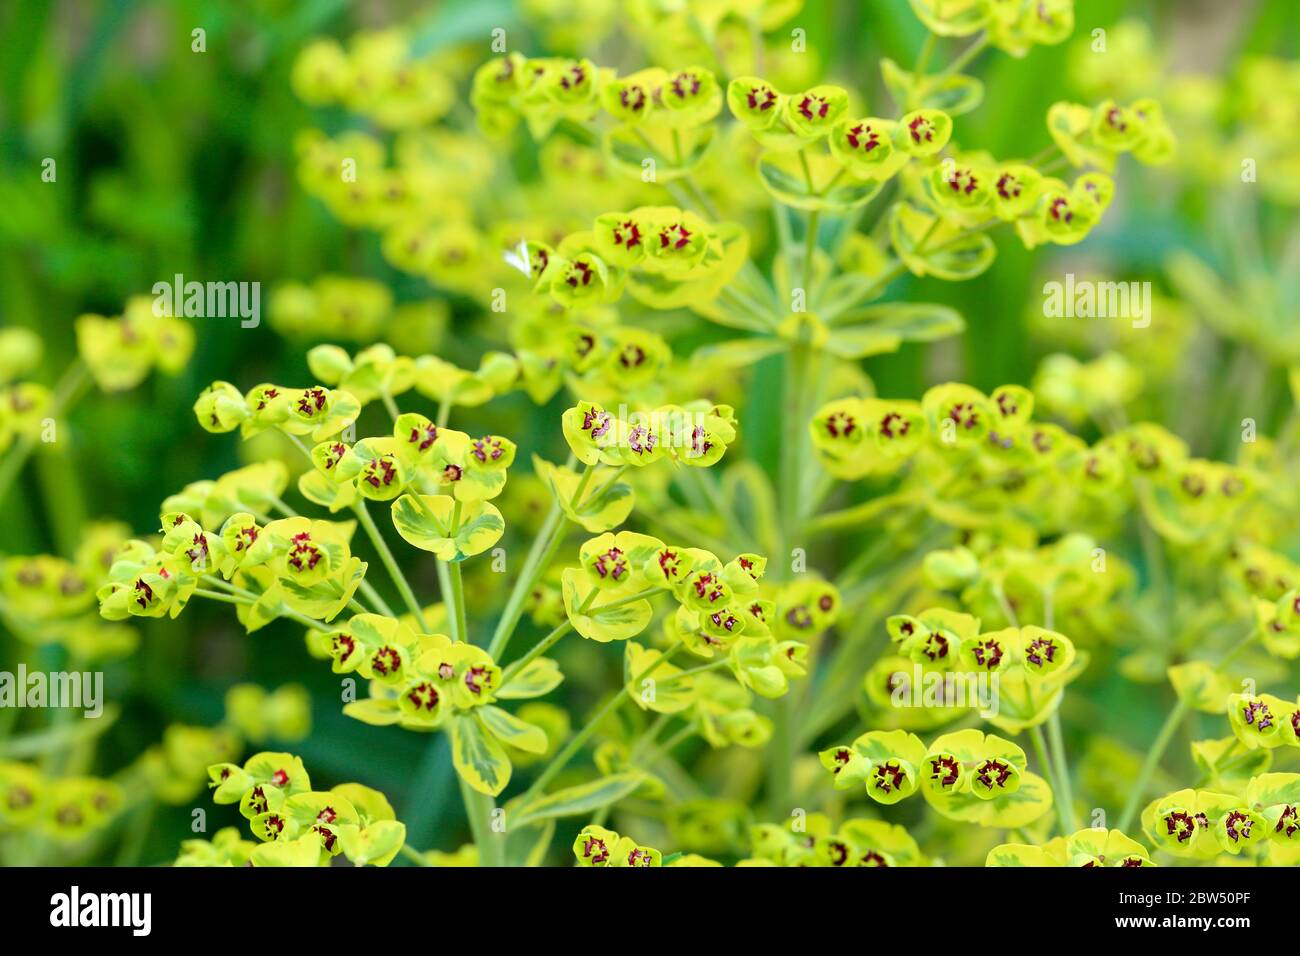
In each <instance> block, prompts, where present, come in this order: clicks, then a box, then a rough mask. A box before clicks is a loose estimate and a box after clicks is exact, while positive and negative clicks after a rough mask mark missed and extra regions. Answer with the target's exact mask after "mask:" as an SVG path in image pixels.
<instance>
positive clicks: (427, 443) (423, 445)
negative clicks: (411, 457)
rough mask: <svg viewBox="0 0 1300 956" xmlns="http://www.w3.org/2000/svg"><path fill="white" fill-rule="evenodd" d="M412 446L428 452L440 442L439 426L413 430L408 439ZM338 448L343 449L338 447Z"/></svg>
mask: <svg viewBox="0 0 1300 956" xmlns="http://www.w3.org/2000/svg"><path fill="white" fill-rule="evenodd" d="M408 440H409V441H410V443H411V444H412V445H415V446H416V448H418V449H419V450H420V451H428V450H429V448H430V447H431V446H432V445H433V443H434V442H436V441H437V440H438V426H437V425H435V424H434V423H433V422H429V424H427V425H424V426H422V427H419V428H412V429H411V437H410V439H408ZM337 447H340V448H341V447H342V446H341V445H340V446H337Z"/></svg>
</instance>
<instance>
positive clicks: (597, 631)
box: [560, 568, 654, 644]
mask: <svg viewBox="0 0 1300 956" xmlns="http://www.w3.org/2000/svg"><path fill="white" fill-rule="evenodd" d="M560 582H561V589H562V590H563V593H564V611H565V613H566V614H568V616H569V621H570V622H572V624H573V629H574V630H575V631H577V632H578V633H579V634H581V635H582V636H583V637H585V638H587V639H588V640H590V641H599V642H601V643H602V644H606V643H609V642H610V641H625V640H627V639H628V638H629V637H636V635H638V634H640V633H641V632H642V631H644V630H645V629H646V626H647V625H648V624H649V623H650V619H651V618H652V617H653V616H654V609H653V608H651V607H650V602H649V601H647V600H646V599H645V598H642V599H641V600H639V601H632V602H630V603H628V604H621V605H619V606H618V607H613V608H606V609H602V608H601V607H600V606H599V602H601V601H605V602H607V603H610V602H614V601H617V600H618V599H619V597H620V596H619V595H618V594H613V595H611V596H606V595H604V594H601V595H598V596H597V598H596V602H595V606H593V607H590V608H588V609H587V610H586V611H582V610H580V608H581V607H582V604H583V602H584V601H586V600H587V594H588V592H589V591H591V584H590V583H589V581H588V580H587V576H586V575H585V574H584V573H583V571H582V569H581V568H565V569H564V574H563V576H562V577H561V579H560Z"/></svg>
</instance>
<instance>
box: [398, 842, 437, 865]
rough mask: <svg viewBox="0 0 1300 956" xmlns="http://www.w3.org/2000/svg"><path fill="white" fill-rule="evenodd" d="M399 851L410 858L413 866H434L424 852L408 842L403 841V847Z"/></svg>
mask: <svg viewBox="0 0 1300 956" xmlns="http://www.w3.org/2000/svg"><path fill="white" fill-rule="evenodd" d="M397 852H398V853H400V854H402V856H404V857H406V858H407V859H408V860H410V861H411V864H412V865H413V866H433V864H432V863H430V862H429V861H428V860H426V859H425V858H424V854H423V853H421V852H420V851H419V850H417V849H415V848H414V847H412V846H410V845H408V844H406V843H403V844H402V847H401V849H400V850H398V851H397Z"/></svg>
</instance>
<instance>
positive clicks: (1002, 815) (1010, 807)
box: [925, 771, 1052, 830]
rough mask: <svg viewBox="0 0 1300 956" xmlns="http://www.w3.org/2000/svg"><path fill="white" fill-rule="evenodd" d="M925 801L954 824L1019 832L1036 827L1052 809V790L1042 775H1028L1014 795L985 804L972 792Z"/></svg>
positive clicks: (932, 794) (933, 796)
mask: <svg viewBox="0 0 1300 956" xmlns="http://www.w3.org/2000/svg"><path fill="white" fill-rule="evenodd" d="M925 799H926V800H927V801H928V802H929V804H930V806H932V807H933V808H934V809H935V810H936V811H937V812H939V813H940V814H942V815H943V816H945V817H948V818H949V819H950V820H960V821H962V822H964V823H976V824H979V825H980V826H984V827H999V828H1003V829H1008V830H1011V829H1015V828H1017V827H1023V826H1027V825H1028V824H1030V823H1033V822H1034V821H1035V820H1037V819H1038V818H1039V817H1041V816H1042V815H1043V814H1044V813H1047V811H1049V810H1051V809H1052V788H1051V787H1049V786H1048V785H1047V781H1046V780H1044V779H1043V778H1042V777H1040V776H1038V774H1035V773H1030V772H1029V771H1025V772H1024V773H1023V774H1022V775H1021V780H1020V787H1019V789H1017V790H1016V791H1015V792H1013V793H1009V794H1004V795H999V796H996V797H994V798H993V799H991V800H982V799H980V798H979V797H977V796H975V795H974V794H973V793H971V792H969V791H965V792H956V791H949V792H938V791H933V790H927V791H925Z"/></svg>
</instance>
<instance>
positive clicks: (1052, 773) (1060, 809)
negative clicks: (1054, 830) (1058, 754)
mask: <svg viewBox="0 0 1300 956" xmlns="http://www.w3.org/2000/svg"><path fill="white" fill-rule="evenodd" d="M1029 739H1030V740H1032V741H1033V742H1034V753H1035V754H1036V755H1037V756H1038V762H1039V764H1041V765H1042V768H1043V775H1044V776H1045V777H1046V778H1047V782H1048V785H1049V786H1050V787H1051V788H1052V803H1054V804H1055V805H1056V820H1057V823H1058V824H1059V825H1060V827H1061V836H1069V835H1070V834H1071V833H1073V832H1074V831H1073V830H1071V829H1070V818H1069V817H1068V816H1067V815H1066V810H1065V807H1064V805H1063V804H1062V803H1061V799H1062V798H1061V787H1060V784H1059V783H1058V782H1057V779H1056V769H1055V768H1054V767H1053V766H1052V761H1051V758H1050V757H1048V756H1047V742H1046V741H1045V740H1044V739H1043V728H1042V727H1037V726H1035V727H1030V728H1029Z"/></svg>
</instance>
